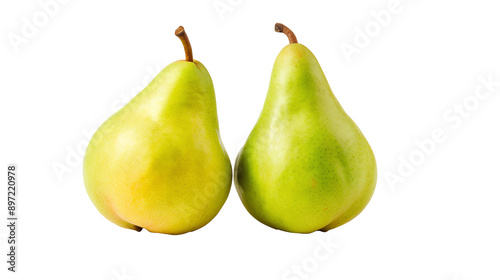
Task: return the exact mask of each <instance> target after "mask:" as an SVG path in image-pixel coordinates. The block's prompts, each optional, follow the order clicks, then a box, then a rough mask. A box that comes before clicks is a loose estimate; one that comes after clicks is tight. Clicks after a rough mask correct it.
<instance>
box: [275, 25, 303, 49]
mask: <svg viewBox="0 0 500 280" xmlns="http://www.w3.org/2000/svg"><path fill="white" fill-rule="evenodd" d="M274 31H276V32H280V33H285V35H286V36H287V37H288V41H290V44H297V43H298V42H297V37H295V34H293V32H292V30H290V29H289V28H288V27H286V26H285V25H284V24H282V23H276V25H275V26H274Z"/></svg>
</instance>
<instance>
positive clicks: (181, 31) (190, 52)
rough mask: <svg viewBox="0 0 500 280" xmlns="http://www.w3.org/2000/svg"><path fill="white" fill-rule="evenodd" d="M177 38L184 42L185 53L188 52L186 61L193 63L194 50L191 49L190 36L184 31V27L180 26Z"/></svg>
mask: <svg viewBox="0 0 500 280" xmlns="http://www.w3.org/2000/svg"><path fill="white" fill-rule="evenodd" d="M175 36H177V37H179V39H181V41H182V45H183V46H184V52H186V61H190V62H193V49H191V44H190V43H189V38H188V35H187V34H186V31H184V27H182V26H179V28H177V29H176V30H175Z"/></svg>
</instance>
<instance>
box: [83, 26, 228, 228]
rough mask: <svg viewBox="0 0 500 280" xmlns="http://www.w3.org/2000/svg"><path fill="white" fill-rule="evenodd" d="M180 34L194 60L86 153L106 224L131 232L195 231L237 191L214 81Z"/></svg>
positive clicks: (111, 122)
mask: <svg viewBox="0 0 500 280" xmlns="http://www.w3.org/2000/svg"><path fill="white" fill-rule="evenodd" d="M180 31H182V32H180ZM176 34H179V35H178V36H179V37H180V38H181V40H182V42H183V44H184V46H185V48H186V60H185V61H177V62H174V63H172V64H170V65H169V66H167V67H166V68H165V69H163V70H162V71H161V72H160V73H159V74H158V76H156V77H155V78H154V79H153V81H151V83H150V84H149V85H148V86H147V87H146V88H145V89H144V90H143V91H141V92H140V93H139V94H138V95H137V96H136V97H135V98H133V99H132V100H131V101H130V103H128V104H127V105H125V106H124V107H123V108H122V109H121V110H120V111H118V112H117V113H115V114H114V115H113V116H111V117H110V118H109V119H108V120H107V121H106V122H105V123H104V124H103V125H102V126H101V127H100V128H99V129H98V130H97V132H96V133H95V134H94V136H93V137H92V139H91V141H90V143H89V146H88V148H87V151H86V153H85V157H84V163H83V172H84V182H85V186H86V189H87V193H88V195H89V197H90V198H91V200H92V202H93V203H94V205H95V206H96V208H97V209H98V210H99V212H100V213H101V214H102V215H103V216H104V217H106V218H107V219H108V220H110V221H111V222H113V223H115V224H117V225H119V226H121V227H124V228H128V229H134V230H138V231H140V230H141V229H142V228H145V229H147V230H148V231H150V232H157V233H167V234H182V233H186V232H190V231H194V230H196V229H199V228H201V227H203V226H204V225H206V224H207V223H208V222H210V220H212V219H213V218H214V217H215V216H216V215H217V213H218V212H219V210H220V209H221V208H222V206H223V204H224V202H225V201H226V199H227V197H228V194H229V190H230V187H231V176H232V174H231V173H232V170H231V163H230V160H229V157H228V155H227V153H226V151H225V149H224V146H223V144H222V141H221V139H220V135H219V124H218V118H217V108H216V102H215V92H214V87H213V83H212V79H211V78H210V75H209V73H208V71H207V69H206V68H205V67H204V66H203V64H201V63H200V62H198V61H196V60H192V51H191V49H190V45H189V41H188V40H187V36H186V35H185V32H184V31H183V29H182V30H180V29H178V32H176ZM186 44H187V45H186ZM189 55H190V56H189Z"/></svg>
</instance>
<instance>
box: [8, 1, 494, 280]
mask: <svg viewBox="0 0 500 280" xmlns="http://www.w3.org/2000/svg"><path fill="white" fill-rule="evenodd" d="M46 2H48V0H41V3H46ZM214 3H215V4H219V5H222V4H220V3H223V4H227V3H229V4H227V5H230V7H231V9H230V10H228V11H225V12H218V11H217V9H216V8H215V7H214ZM389 3H390V1H389V0H377V1H368V0H357V1H290V0H288V1H266V2H264V1H246V0H242V1H236V0H233V1H227V0H220V1H214V0H206V1H152V0H149V1H118V0H113V1H77V0H73V1H71V0H70V1H68V2H67V3H66V4H58V7H59V9H58V10H57V11H55V12H53V15H52V16H51V17H49V18H48V20H47V21H46V22H45V23H44V22H43V15H42V14H40V13H45V12H44V10H43V9H42V7H41V6H40V4H39V2H38V1H34V0H29V1H2V2H1V4H0V35H1V37H0V94H1V101H0V124H1V125H0V133H1V138H0V168H1V169H2V170H5V171H1V173H2V174H5V173H6V167H7V165H8V164H9V163H16V164H18V166H19V200H20V201H19V204H20V205H19V210H18V215H19V217H20V221H19V223H20V226H19V233H18V237H19V242H20V243H19V251H18V255H19V263H18V270H19V273H17V274H13V273H7V271H6V264H5V263H4V262H2V263H4V264H2V265H0V268H1V272H0V275H2V276H0V278H2V279H6V278H4V277H5V276H7V279H106V280H110V279H114V280H122V279H123V280H126V279H137V280H141V279H142V280H146V279H148V280H150V279H344V280H347V279H385V280H390V279H398V280H399V279H408V280H413V279H415V280H416V279H419V280H420V279H428V280H432V279H440V280H447V279H448V280H457V279H460V280H465V279H471V280H472V279H499V278H500V271H499V270H498V264H499V263H500V253H499V252H500V239H499V238H498V237H499V236H500V225H499V223H500V219H499V218H500V217H499V216H500V214H499V213H500V203H499V197H500V190H499V187H500V186H499V180H498V173H499V168H500V162H499V158H500V145H499V143H500V132H499V130H500V126H499V120H500V110H499V109H498V108H499V106H500V87H498V86H496V87H494V88H493V93H491V94H490V96H488V97H485V98H482V99H483V100H478V99H477V98H476V97H474V92H475V89H476V88H477V87H478V86H481V82H480V80H479V79H480V77H484V78H485V79H487V77H488V76H490V75H491V79H492V80H494V81H500V51H499V50H500V37H499V33H498V28H499V27H500V17H499V14H498V12H499V10H500V5H499V3H498V1H493V0H491V1H485V0H479V1H478V0H476V1H451V0H448V1H429V0H419V1H417V0H414V1H410V0H401V1H400V2H399V8H398V11H399V12H397V13H393V14H392V16H391V19H390V20H388V21H387V22H385V25H386V26H382V27H381V26H380V24H375V25H374V24H373V22H374V16H373V14H372V13H373V12H375V13H379V12H380V11H381V10H387V9H388V8H387V7H388V5H389ZM231 5H232V6H231ZM395 5H397V4H395ZM34 16H37V17H40V18H38V19H37V20H35V21H36V23H37V24H38V25H39V27H37V29H38V30H37V31H36V32H35V33H34V34H31V35H32V36H31V38H27V37H25V41H24V43H22V44H20V45H19V46H15V45H13V44H12V43H11V41H10V39H9V38H11V37H12V36H15V35H13V34H17V36H23V35H22V29H23V26H25V25H26V23H25V22H24V21H23V18H27V20H28V21H30V22H33V21H34V20H33V17H34ZM275 22H283V23H284V24H286V25H287V26H289V27H290V28H291V29H292V30H293V31H294V32H295V34H296V35H297V38H298V40H299V42H300V43H303V44H304V45H306V46H307V47H308V48H309V49H310V50H311V51H312V52H313V53H314V54H315V55H316V57H317V58H318V60H319V62H320V63H321V65H322V67H323V70H324V72H325V74H326V76H327V78H328V79H329V81H330V84H331V87H332V89H333V91H334V93H335V95H336V97H337V98H338V100H339V101H340V103H341V104H342V105H343V107H344V109H345V110H346V111H347V112H348V114H349V115H350V116H351V117H352V118H353V120H354V121H355V122H356V123H357V124H358V126H359V127H360V128H361V130H362V131H363V132H364V134H365V136H366V138H367V139H368V141H369V142H370V144H371V146H372V148H373V150H374V152H375V155H376V158H377V162H378V168H379V180H378V184H377V189H376V191H375V194H374V196H373V198H372V201H371V202H370V204H369V205H368V207H367V208H366V209H365V211H364V212H363V213H362V214H361V215H360V216H358V217H357V218H356V219H354V220H353V221H351V222H350V223H348V224H346V225H344V226H342V227H340V228H337V229H334V230H332V231H330V232H328V233H326V234H324V233H319V232H317V233H313V234H309V235H302V234H291V233H286V232H281V231H276V230H273V229H271V228H269V227H266V226H264V225H262V224H260V223H259V222H258V221H256V220H255V219H254V218H252V217H251V216H250V215H249V214H248V213H247V211H246V210H245V209H244V207H243V205H242V204H241V202H240V200H239V197H238V195H237V193H236V191H235V190H234V187H233V188H232V190H231V193H230V195H229V198H228V200H227V202H226V204H225V205H224V207H223V208H222V210H221V212H220V213H219V215H218V216H217V217H216V218H215V219H214V220H213V221H212V222H211V223H209V224H208V225H207V226H205V227H204V228H202V229H200V230H198V231H196V232H192V233H188V234H185V235H181V236H170V235H162V234H152V233H148V232H147V231H143V232H141V233H137V232H134V231H131V230H125V229H122V228H119V227H117V226H116V225H114V224H112V223H111V222H109V221H107V220H106V219H105V218H104V217H102V216H101V215H100V214H99V213H98V212H97V210H96V209H95V207H94V206H93V205H92V203H91V201H90V199H89V198H88V196H87V194H86V192H85V188H84V185H83V182H82V171H81V157H80V156H79V154H81V153H82V151H83V150H84V149H85V145H86V141H87V140H88V136H87V134H89V133H90V134H91V133H92V132H93V131H94V130H95V129H96V128H97V127H98V126H99V125H100V124H101V122H102V121H103V120H105V119H106V118H108V117H109V116H110V115H111V114H112V113H113V112H114V110H115V109H114V108H116V107H119V106H122V105H123V104H125V103H126V101H127V100H129V99H130V98H131V97H132V96H133V95H134V94H135V93H137V92H138V91H139V90H140V89H142V88H143V87H144V80H145V81H146V82H148V81H149V80H150V79H151V78H152V76H151V74H149V73H150V72H152V73H154V74H156V73H157V72H158V71H159V70H160V69H162V68H163V67H165V66H166V65H168V64H169V63H171V62H173V61H175V60H179V59H183V56H184V53H183V49H182V45H181V43H180V41H179V39H178V38H176V37H175V36H174V34H173V33H174V30H175V29H176V28H177V27H178V26H179V25H181V24H182V25H183V26H184V27H185V28H186V30H187V33H188V35H189V37H190V39H191V43H192V45H193V50H194V57H195V59H197V60H200V61H201V62H202V63H203V64H204V65H205V66H206V67H207V68H208V70H209V72H210V74H211V76H212V79H213V81H214V84H215V91H216V95H217V104H218V111H219V121H220V128H221V135H222V139H223V142H224V144H225V146H226V149H227V150H228V153H229V155H230V157H231V160H232V162H233V163H234V159H235V157H236V155H237V152H238V151H239V149H240V148H241V146H242V145H243V144H244V141H245V139H246V137H247V136H248V134H249V133H250V131H251V129H252V127H253V125H254V124H255V122H256V120H257V117H258V115H259V113H260V110H261V109H262V105H263V102H264V98H265V95H266V92H267V87H268V83H269V78H270V73H271V69H272V66H273V63H274V59H275V58H276V56H277V54H278V53H279V51H280V50H281V49H282V48H283V47H284V46H285V45H286V44H287V43H288V41H287V39H286V37H285V36H284V35H283V34H277V33H275V32H274V23H275ZM367 26H368V27H369V28H372V29H371V31H372V33H370V34H371V37H369V38H370V41H369V42H368V43H366V44H364V45H363V44H360V42H357V43H358V44H357V46H358V47H359V48H358V51H357V53H356V54H353V55H351V56H349V58H350V62H349V60H348V59H347V57H346V55H344V53H343V51H342V48H341V45H345V44H350V45H352V46H354V47H356V42H355V39H356V36H359V34H358V33H357V31H356V28H359V29H361V30H365V28H366V27H367ZM377 26H378V27H379V30H377ZM357 34H358V35H357ZM28 35H29V34H28ZM28 37H30V36H28ZM16 49H17V52H16ZM482 90H483V91H482V93H487V91H485V90H484V88H482ZM464 101H465V102H466V103H467V108H468V111H467V109H466V112H465V113H466V117H465V115H464V117H457V116H460V115H459V114H458V113H456V112H455V111H454V110H457V108H460V107H457V106H461V105H460V104H463V102H464ZM450 110H451V111H450ZM443 115H447V116H448V117H453V121H451V120H447V119H445V118H444V117H443ZM436 129H438V130H439V129H440V130H441V131H442V132H443V133H444V135H445V138H446V140H445V141H443V142H441V143H438V144H436V146H435V148H434V149H432V150H430V151H428V155H425V156H424V157H423V158H422V155H423V153H422V152H421V151H420V150H419V148H418V146H417V144H416V142H415V141H422V140H423V139H426V138H429V137H431V135H432V134H433V131H435V130H436ZM428 147H430V146H428ZM412 155H413V156H414V158H413V159H412V161H413V162H414V163H416V164H412V163H410V164H411V165H412V166H413V172H410V171H411V170H410V171H409V170H406V172H404V170H403V172H401V170H400V171H398V168H400V169H401V167H400V166H401V162H402V161H405V160H408V159H409V158H410V157H411V156H412ZM419 155H420V157H419ZM415 159H416V160H417V162H415ZM54 166H66V171H67V172H65V173H63V174H59V175H58V174H57V172H55V171H54ZM406 168H407V169H408V166H407V167H406ZM410 169H411V168H410ZM68 170H69V171H68ZM388 174H392V175H395V176H401V178H403V177H404V181H403V182H396V183H392V184H391V183H390V182H389V181H388V180H386V176H388ZM1 182H2V185H3V186H4V187H2V188H1V189H2V191H1V195H0V201H1V207H2V210H1V213H2V216H4V215H5V216H6V210H3V209H6V205H5V201H6V197H5V196H6V183H5V182H6V178H5V177H4V175H2V179H1ZM391 186H392V187H391ZM2 220H4V218H2ZM4 221H5V220H4ZM4 223H6V222H2V224H4ZM6 238H7V229H6V227H5V226H1V227H0V241H1V243H0V244H1V245H0V250H1V252H2V255H3V256H5V254H6V253H5V254H4V252H6V249H7V248H6ZM328 242H333V243H335V244H334V246H333V245H331V247H330V248H328V249H329V251H326V250H325V249H324V247H322V246H321V244H324V243H328ZM315 252H321V254H322V255H321V259H318V256H317V254H315ZM0 259H2V260H3V259H4V257H1V258H0ZM294 267H295V269H300V270H302V271H303V274H301V275H297V274H294V272H292V269H293V268H294ZM294 277H295V278H294Z"/></svg>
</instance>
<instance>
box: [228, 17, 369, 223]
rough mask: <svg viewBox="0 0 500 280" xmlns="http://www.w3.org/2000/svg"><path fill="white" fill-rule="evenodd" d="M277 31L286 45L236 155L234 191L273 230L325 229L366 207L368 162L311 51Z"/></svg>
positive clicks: (283, 29) (362, 144)
mask: <svg viewBox="0 0 500 280" xmlns="http://www.w3.org/2000/svg"><path fill="white" fill-rule="evenodd" d="M276 30H277V31H279V32H283V33H285V34H287V33H288V34H287V36H288V37H289V39H290V44H289V45H288V46H286V47H285V48H284V49H283V50H282V51H281V52H280V54H279V55H278V57H277V59H276V61H275V64H274V67H273V71H272V75H271V81H270V85H269V90H268V94H267V97H266V100H265V104H264V108H263V110H262V112H261V114H260V117H259V119H258V121H257V123H256V125H255V127H254V128H253V130H252V132H251V133H250V136H249V137H248V139H247V141H246V143H245V145H244V146H243V148H242V149H241V151H240V153H239V155H238V157H237V160H236V164H235V174H234V176H235V185H236V190H237V192H238V194H239V196H240V198H241V201H242V202H243V204H244V206H245V207H246V209H247V210H248V212H249V213H250V214H251V215H252V216H253V217H255V218H256V219H257V220H259V221H260V222H262V223H264V224H266V225H268V226H270V227H272V228H275V229H280V230H284V231H288V232H296V233H310V232H314V231H317V230H321V231H328V230H330V229H332V228H335V227H338V226H340V225H343V224H345V223H347V222H349V221H350V220H352V219H353V218H354V217H356V216H357V215H358V214H359V213H361V211H362V210H363V209H364V208H365V206H366V205H367V204H368V202H369V201H370V198H371V197H372V195H373V192H374V189H375V184H376V180H377V167H376V162H375V157H374V154H373V151H372V149H371V147H370V145H369V144H368V141H367V140H366V139H365V137H364V136H363V134H362V133H361V131H360V130H359V128H358V127H357V125H356V124H355V123H354V122H353V121H352V120H351V118H350V117H349V116H348V115H347V114H346V112H345V111H344V110H343V109H342V107H341V105H340V103H339V102H338V101H337V99H336V98H335V96H334V95H333V92H332V90H331V88H330V85H329V84H328V81H327V79H326V77H325V75H324V73H323V71H322V69H321V67H320V65H319V63H318V61H317V59H316V57H315V56H314V55H313V53H312V52H311V51H310V50H309V49H307V48H306V47H305V46H304V45H302V44H298V43H297V41H296V38H295V36H294V35H293V33H291V31H290V30H289V29H288V28H286V26H283V25H280V26H278V25H277V27H276ZM290 33H291V34H290ZM292 35H293V36H292Z"/></svg>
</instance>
